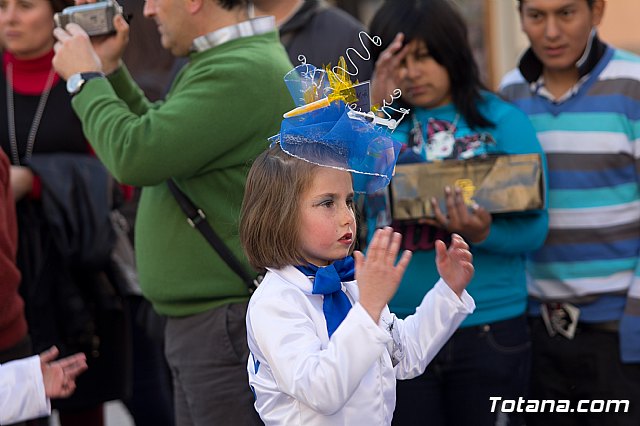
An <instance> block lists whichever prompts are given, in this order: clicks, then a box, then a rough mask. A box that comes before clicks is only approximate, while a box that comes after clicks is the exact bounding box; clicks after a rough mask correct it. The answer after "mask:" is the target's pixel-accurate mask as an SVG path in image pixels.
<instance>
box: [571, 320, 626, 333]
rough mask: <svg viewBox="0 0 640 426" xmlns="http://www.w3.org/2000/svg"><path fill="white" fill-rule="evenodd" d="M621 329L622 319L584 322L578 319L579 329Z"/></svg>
mask: <svg viewBox="0 0 640 426" xmlns="http://www.w3.org/2000/svg"><path fill="white" fill-rule="evenodd" d="M619 329H620V321H618V320H611V321H604V322H584V321H578V330H589V331H606V332H609V333H617V332H618V330H619Z"/></svg>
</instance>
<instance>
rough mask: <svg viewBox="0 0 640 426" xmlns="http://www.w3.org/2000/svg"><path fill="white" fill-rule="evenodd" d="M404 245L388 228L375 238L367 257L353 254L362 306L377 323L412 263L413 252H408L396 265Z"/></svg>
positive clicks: (376, 233)
mask: <svg viewBox="0 0 640 426" xmlns="http://www.w3.org/2000/svg"><path fill="white" fill-rule="evenodd" d="M401 242H402V236H401V235H400V234H399V233H397V232H393V229H392V228H391V227H385V228H383V229H378V230H377V231H376V232H375V234H374V235H373V239H372V240H371V243H370V244H369V249H368V250H367V256H366V257H365V255H364V254H362V252H359V251H356V252H354V253H353V257H354V260H355V267H356V280H357V281H358V288H359V289H360V304H361V305H362V307H363V308H364V309H365V310H366V311H367V312H368V313H369V315H371V318H373V320H374V321H375V322H376V323H377V322H378V320H379V319H380V313H381V312H382V309H384V307H385V306H386V304H387V303H388V302H389V300H391V298H392V297H393V295H394V294H395V293H396V290H397V289H398V286H399V285H400V281H401V280H402V276H403V275H404V271H405V270H406V269H407V265H409V261H410V260H411V252H410V251H408V250H405V251H404V253H402V256H401V257H400V260H399V261H398V262H397V264H396V260H397V258H398V252H399V251H400V243H401Z"/></svg>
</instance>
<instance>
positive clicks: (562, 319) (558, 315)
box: [540, 303, 580, 340]
mask: <svg viewBox="0 0 640 426" xmlns="http://www.w3.org/2000/svg"><path fill="white" fill-rule="evenodd" d="M540 312H541V314H542V320H543V321H544V325H545V327H546V328H547V333H549V336H550V337H553V336H555V335H556V334H559V335H561V336H563V337H565V338H567V339H569V340H571V339H573V337H574V336H575V334H576V328H577V327H578V317H579V316H580V309H579V308H578V307H577V306H574V305H572V304H571V303H543V304H542V305H540Z"/></svg>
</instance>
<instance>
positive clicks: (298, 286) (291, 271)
mask: <svg viewBox="0 0 640 426" xmlns="http://www.w3.org/2000/svg"><path fill="white" fill-rule="evenodd" d="M312 287H313V286H312V283H311V281H310V280H309V279H308V278H307V277H305V276H304V274H302V273H301V272H300V271H298V270H297V269H296V268H294V267H292V266H289V267H286V268H284V269H281V270H269V271H268V272H267V274H266V276H265V278H264V280H263V281H262V284H260V287H258V289H257V290H256V292H255V293H254V294H253V296H252V297H251V300H250V302H249V309H248V311H247V335H248V343H249V349H250V351H251V355H250V356H249V362H248V366H247V369H248V372H249V384H250V385H251V387H252V389H253V390H254V393H255V395H256V402H255V406H256V409H257V411H258V413H259V414H260V417H261V418H262V420H263V421H264V422H265V424H266V425H268V426H269V425H287V426H292V425H304V426H316V425H328V426H329V425H330V426H339V425H348V426H352V425H367V426H370V425H390V424H391V418H392V416H393V410H394V408H395V402H396V379H410V378H413V377H416V376H418V375H420V374H422V373H423V372H424V370H425V368H426V367H427V364H428V363H429V362H430V361H431V360H432V359H433V358H434V356H435V355H436V354H437V353H438V351H439V350H440V348H442V346H443V345H444V344H445V343H446V341H447V340H448V339H449V337H451V335H452V334H453V332H454V331H455V330H456V329H457V327H458V326H459V325H460V323H461V322H462V320H464V318H465V317H466V316H467V315H468V314H470V313H471V312H473V310H474V309H475V304H474V302H473V299H472V298H471V296H469V294H468V293H467V292H466V291H465V292H464V293H463V294H462V297H461V298H458V297H457V296H456V294H455V293H454V292H453V291H452V290H451V289H450V288H449V286H448V285H447V284H446V283H445V282H444V281H443V280H440V281H438V283H437V284H436V286H435V287H434V288H433V289H432V290H431V291H430V292H429V293H427V295H426V296H425V297H424V299H423V300H422V303H421V304H420V306H419V307H418V308H417V310H416V313H415V314H414V315H411V316H409V317H407V318H406V319H405V320H400V319H397V318H396V317H395V315H393V314H391V313H390V312H389V309H388V307H385V309H384V310H383V312H382V315H381V318H380V322H379V323H378V324H375V323H374V322H373V320H372V319H371V317H370V316H369V314H368V313H367V312H366V311H365V310H364V308H363V307H362V306H361V305H360V304H359V303H358V302H357V301H358V298H359V292H358V286H357V283H356V282H355V281H352V282H346V283H343V291H344V292H345V293H346V294H347V296H348V297H349V299H350V300H351V302H352V304H353V307H352V309H351V310H350V311H349V313H348V314H347V317H346V318H345V319H344V321H343V322H342V324H340V326H339V327H338V328H337V330H336V331H335V332H334V333H333V335H332V336H331V339H329V336H328V333H327V324H326V321H325V318H324V314H323V311H322V304H323V296H322V295H317V294H312ZM416 408H418V407H416Z"/></svg>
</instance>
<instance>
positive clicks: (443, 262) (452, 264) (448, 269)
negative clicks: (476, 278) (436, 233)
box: [436, 234, 474, 297]
mask: <svg viewBox="0 0 640 426" xmlns="http://www.w3.org/2000/svg"><path fill="white" fill-rule="evenodd" d="M472 259H473V256H472V255H471V252H470V251H469V245H468V244H467V243H466V242H465V241H464V240H463V239H462V237H461V236H460V235H458V234H452V235H451V245H450V246H449V249H448V250H447V246H446V245H445V243H444V242H442V241H441V240H438V241H436V266H437V268H438V273H439V274H440V276H441V277H442V279H444V280H445V281H446V283H447V284H448V285H449V287H450V288H451V290H453V291H454V292H455V293H456V294H457V295H458V297H460V296H461V295H462V292H463V291H464V289H465V288H466V287H467V285H468V284H469V282H470V281H471V278H473V271H474V270H473V264H472V263H471V261H472Z"/></svg>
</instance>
